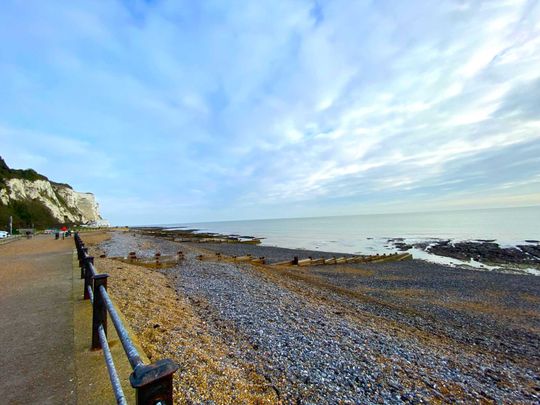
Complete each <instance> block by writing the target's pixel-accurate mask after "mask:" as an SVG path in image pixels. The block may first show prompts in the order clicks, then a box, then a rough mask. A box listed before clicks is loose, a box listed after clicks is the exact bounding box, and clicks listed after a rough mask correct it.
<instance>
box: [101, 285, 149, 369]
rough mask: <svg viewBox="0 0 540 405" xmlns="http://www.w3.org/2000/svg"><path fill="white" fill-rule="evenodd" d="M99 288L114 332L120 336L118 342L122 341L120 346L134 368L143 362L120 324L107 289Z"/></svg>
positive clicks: (120, 321)
mask: <svg viewBox="0 0 540 405" xmlns="http://www.w3.org/2000/svg"><path fill="white" fill-rule="evenodd" d="M99 288H100V292H101V296H102V297H103V301H105V306H106V307H107V311H108V312H109V315H110V316H111V319H112V321H113V324H114V327H115V329H116V332H117V333H118V337H119V338H120V342H122V346H123V347H124V351H125V352H126V355H127V358H128V360H129V364H131V368H133V369H135V368H136V367H137V366H140V365H142V364H144V362H143V361H142V359H141V356H139V352H138V351H137V349H136V348H135V345H134V344H133V342H132V341H131V338H130V337H129V333H128V331H127V330H126V328H125V327H124V325H123V324H122V320H121V319H120V316H119V315H118V313H117V312H116V309H115V308H114V305H113V303H112V301H111V298H110V297H109V294H108V293H107V290H106V289H105V287H103V286H101V287H99Z"/></svg>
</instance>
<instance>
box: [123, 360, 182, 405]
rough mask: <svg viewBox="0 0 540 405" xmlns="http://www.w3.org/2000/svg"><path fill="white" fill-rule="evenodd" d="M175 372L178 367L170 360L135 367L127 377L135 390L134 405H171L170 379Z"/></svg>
mask: <svg viewBox="0 0 540 405" xmlns="http://www.w3.org/2000/svg"><path fill="white" fill-rule="evenodd" d="M176 370H178V365H177V364H176V363H175V362H173V361H172V360H170V359H163V360H159V361H157V362H155V363H153V364H148V365H144V364H143V365H140V366H137V367H136V368H135V370H133V373H131V375H130V376H129V381H130V383H131V386H132V387H133V388H135V389H136V393H135V398H136V404H137V405H154V404H157V403H161V404H163V405H173V386H172V378H173V374H174V373H175V371H176Z"/></svg>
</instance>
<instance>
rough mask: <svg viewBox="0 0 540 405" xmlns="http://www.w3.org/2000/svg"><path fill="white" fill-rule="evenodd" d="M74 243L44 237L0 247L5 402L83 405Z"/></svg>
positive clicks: (0, 387)
mask: <svg viewBox="0 0 540 405" xmlns="http://www.w3.org/2000/svg"><path fill="white" fill-rule="evenodd" d="M72 251H73V239H71V238H69V239H66V240H54V237H52V236H38V237H36V238H34V239H31V240H20V241H15V242H12V243H9V244H6V245H2V246H0V325H1V327H0V364H1V367H0V398H1V402H2V403H4V404H23V403H24V404H28V403H31V404H37V403H39V404H74V403H76V402H77V398H76V396H77V394H76V392H77V390H76V381H75V362H74V351H73V294H72Z"/></svg>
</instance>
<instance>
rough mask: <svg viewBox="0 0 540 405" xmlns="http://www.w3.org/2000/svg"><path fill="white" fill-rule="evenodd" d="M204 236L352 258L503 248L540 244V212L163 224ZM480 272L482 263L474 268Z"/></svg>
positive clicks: (493, 210)
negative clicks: (454, 247)
mask: <svg viewBox="0 0 540 405" xmlns="http://www.w3.org/2000/svg"><path fill="white" fill-rule="evenodd" d="M160 226H163V227H166V228H173V229H174V228H190V229H196V230H197V231H198V232H209V233H219V234H227V235H239V236H252V237H256V238H260V239H261V241H262V244H263V245H267V246H278V247H285V248H291V249H309V250H320V251H327V252H338V253H352V254H377V253H378V254H384V253H391V252H395V251H396V247H395V246H394V245H393V244H392V243H390V242H389V240H391V239H396V238H402V239H403V241H404V242H406V243H418V242H428V241H436V240H451V241H466V240H489V241H494V242H496V243H498V244H499V245H501V246H503V247H508V246H516V245H518V244H523V243H525V241H526V240H539V239H540V231H539V230H540V206H531V207H510V208H488V209H468V210H453V211H432V212H415V213H401V214H398V213H395V214H371V215H369V214H361V215H346V216H327V217H303V218H280V219H255V220H239V221H216V222H189V223H174V224H162V225H160ZM410 252H411V253H412V254H413V257H415V258H419V259H424V260H428V261H432V262H437V263H443V264H457V265H459V264H464V262H462V261H459V260H456V259H451V258H447V257H441V256H436V255H433V254H429V253H427V252H425V251H423V250H420V249H412V250H411V251H410ZM466 264H471V265H473V266H475V267H476V265H477V263H469V262H467V263H466Z"/></svg>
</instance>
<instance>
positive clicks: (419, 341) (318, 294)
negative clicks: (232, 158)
mask: <svg viewBox="0 0 540 405" xmlns="http://www.w3.org/2000/svg"><path fill="white" fill-rule="evenodd" d="M216 246H217V247H225V246H227V247H229V248H230V249H233V247H231V246H234V247H236V248H239V249H240V248H242V249H252V250H254V249H262V250H264V251H265V252H270V250H272V252H273V253H271V254H273V255H275V256H274V258H275V259H276V260H277V259H279V258H280V257H279V255H290V254H291V252H294V251H291V250H289V249H285V250H284V249H282V248H270V250H269V248H268V247H264V246H260V245H242V244H217V245H216ZM208 247H210V248H212V245H211V244H203V243H180V242H173V241H171V240H167V239H162V238H155V237H150V236H145V235H141V234H139V233H134V232H124V233H118V232H117V233H113V237H112V239H111V240H110V241H108V242H105V243H103V244H102V245H101V249H102V250H103V251H104V252H105V253H107V255H108V256H124V255H126V254H127V253H128V252H129V251H135V252H136V253H137V256H141V257H151V256H152V255H153V254H154V253H155V252H156V251H160V252H161V253H162V254H164V255H171V254H175V253H176V252H177V251H178V250H182V251H183V252H184V254H185V258H184V259H183V260H182V261H181V262H180V263H179V264H177V265H174V266H172V267H169V268H163V269H161V270H159V269H158V270H155V269H147V268H143V267H140V266H137V265H134V264H126V263H123V262H120V261H116V260H111V259H108V258H104V259H99V260H100V261H98V268H103V269H104V270H106V271H107V272H109V273H110V275H111V282H110V287H109V288H110V289H111V291H115V289H118V290H117V291H115V292H114V293H115V294H116V298H118V300H119V301H121V302H122V304H121V306H122V311H123V312H126V313H127V314H128V315H130V322H132V323H133V325H132V326H133V329H134V330H136V331H137V333H138V334H140V336H142V338H143V339H142V340H143V346H144V345H146V347H147V348H148V349H149V350H150V351H151V352H152V354H153V355H156V356H157V355H158V354H160V353H166V354H167V356H168V355H171V356H173V357H174V358H175V359H176V360H177V361H178V362H179V363H180V364H201V366H198V367H197V368H196V369H193V370H192V369H191V367H186V368H185V369H184V370H183V371H182V373H180V375H179V378H178V379H177V380H175V384H176V385H175V387H176V388H177V392H183V393H185V395H187V397H186V400H189V401H193V402H202V401H204V400H214V401H216V400H217V401H218V402H219V401H225V402H227V401H229V402H231V401H232V402H235V400H234V398H236V402H238V398H242V395H249V398H250V401H251V402H253V401H255V400H256V398H259V399H262V398H265V399H266V400H270V402H278V401H282V402H291V401H294V400H295V399H300V400H302V401H306V402H318V403H321V402H328V401H329V400H330V399H332V400H336V401H339V400H341V401H344V402H348V401H353V402H354V401H355V400H356V401H358V400H362V401H363V402H366V403H372V402H377V401H383V402H393V403H396V402H398V403H399V402H411V401H413V402H414V401H417V402H421V401H423V402H456V401H458V402H459V401H461V402H476V401H480V402H482V401H492V400H500V401H503V402H509V403H510V402H514V403H515V402H523V401H525V402H527V401H532V402H534V401H536V400H538V393H537V392H536V391H535V390H534V389H533V388H531V387H533V386H534V384H535V381H536V378H537V371H538V367H539V366H540V364H539V363H538V359H537V357H536V355H535V354H536V353H537V352H538V350H540V348H539V346H538V345H539V342H540V339H539V336H538V330H540V323H539V322H540V314H539V313H538V302H540V301H539V300H540V292H539V291H540V280H538V279H537V278H536V277H532V276H529V277H526V276H525V277H524V276H521V275H513V274H504V273H486V272H481V271H468V270H464V269H455V268H450V267H448V266H443V265H436V264H432V263H427V262H422V261H419V260H410V261H405V262H387V263H362V264H342V265H329V266H312V267H296V266H291V267H289V266H267V265H251V264H245V263H232V262H225V261H221V262H218V261H212V260H208V261H207V260H205V261H200V260H198V259H197V256H198V255H199V254H201V252H204V251H212V250H211V249H206V248H208ZM96 256H97V255H96ZM100 266H103V267H100ZM139 271H142V272H144V274H146V276H141V275H139V274H138V273H137V272H139ZM154 275H155V276H154ZM141 277H143V278H141ZM118 278H120V279H121V281H119V282H118V283H117V282H116V281H115V280H117V279H118ZM161 278H163V280H165V281H163V283H165V284H164V285H162V284H163V283H162V282H158V279H161ZM124 283H126V285H125V286H124ZM116 286H117V287H116ZM143 286H148V288H157V291H156V292H152V291H153V290H152V291H150V290H149V291H146V290H145V289H144V288H146V287H144V288H143ZM159 291H162V292H163V291H167V294H172V295H171V297H170V298H168V301H167V302H171V303H172V305H169V304H167V305H161V299H160V298H159V296H160V295H159V294H162V292H159ZM156 294H158V295H156ZM174 297H176V298H174ZM156 298H157V299H156ZM175 300H176V301H175ZM147 302H148V303H147ZM174 302H177V303H178V307H177V306H176V304H174ZM155 305H158V306H157V307H155ZM154 307H155V308H154ZM130 308H131V309H130ZM179 310H181V311H182V313H181V314H178V313H177V312H175V311H179ZM175 314H176V315H175ZM170 319H172V320H181V319H188V320H191V321H193V323H194V325H198V326H195V332H196V333H195V334H193V333H192V331H191V329H190V328H189V327H187V325H186V327H183V326H182V327H178V325H176V324H174V322H172V323H171V322H169V321H168V320H170ZM191 321H190V322H191ZM175 322H176V321H175ZM179 322H180V321H179ZM182 322H183V321H182ZM156 325H158V326H157V327H156ZM181 325H184V324H181ZM201 328H203V329H204V330H201ZM201 337H204V339H203V340H201ZM171 342H172V343H171ZM177 342H179V343H177ZM209 348H216V350H217V351H216V350H214V349H212V351H208V350H209ZM218 349H219V350H218ZM145 350H146V349H145ZM205 353H207V354H205ZM205 356H206V357H205ZM208 356H210V358H208ZM203 358H204V359H205V360H204V361H203V360H202V359H203ZM207 366H209V367H207ZM201 367H202V369H201ZM227 370H228V371H227ZM246 370H249V372H247V373H246ZM224 375H225V376H229V378H228V380H230V381H231V382H232V383H229V384H224V379H223V376H224ZM220 376H221V377H220ZM231 376H234V377H231ZM241 387H242V388H241ZM239 390H243V391H242V393H241V392H240V391H239ZM244 398H246V397H244ZM272 398H273V399H272ZM248 402H249V401H248Z"/></svg>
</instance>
